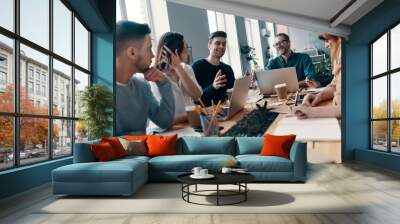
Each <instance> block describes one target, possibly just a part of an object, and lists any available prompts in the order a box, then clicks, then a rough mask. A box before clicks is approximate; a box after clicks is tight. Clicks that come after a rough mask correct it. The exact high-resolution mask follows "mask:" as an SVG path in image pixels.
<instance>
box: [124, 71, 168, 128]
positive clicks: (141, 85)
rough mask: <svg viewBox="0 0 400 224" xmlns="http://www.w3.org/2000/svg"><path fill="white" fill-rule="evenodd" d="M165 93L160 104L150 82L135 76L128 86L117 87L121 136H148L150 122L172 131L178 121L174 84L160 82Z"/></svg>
mask: <svg viewBox="0 0 400 224" xmlns="http://www.w3.org/2000/svg"><path fill="white" fill-rule="evenodd" d="M157 86H158V89H159V91H160V93H161V101H160V102H158V101H157V100H156V99H155V98H154V96H153V93H152V92H151V89H150V85H149V83H148V82H147V81H146V80H143V79H140V78H136V77H132V78H131V79H130V80H129V82H128V85H126V86H124V85H117V105H116V113H117V135H124V134H132V135H140V134H145V132H146V126H147V123H148V122H147V120H148V119H150V120H151V121H153V122H154V123H155V124H157V125H158V126H159V127H161V128H164V129H168V128H170V127H171V126H172V124H173V121H174V112H175V100H174V95H173V92H172V88H171V82H170V81H169V80H168V79H165V81H163V82H161V83H160V82H157Z"/></svg>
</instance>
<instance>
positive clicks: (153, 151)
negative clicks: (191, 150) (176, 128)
mask: <svg viewBox="0 0 400 224" xmlns="http://www.w3.org/2000/svg"><path fill="white" fill-rule="evenodd" d="M177 138H178V135H171V136H160V135H149V136H148V137H147V147H148V151H147V154H148V156H152V157H154V156H165V155H176V139H177Z"/></svg>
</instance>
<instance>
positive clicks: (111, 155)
mask: <svg viewBox="0 0 400 224" xmlns="http://www.w3.org/2000/svg"><path fill="white" fill-rule="evenodd" d="M91 148H92V152H93V154H94V157H96V161H99V162H105V161H110V160H114V159H117V158H118V156H117V155H116V154H115V150H114V149H113V147H112V145H111V144H110V143H109V142H102V143H99V144H93V145H91Z"/></svg>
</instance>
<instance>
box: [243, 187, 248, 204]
mask: <svg viewBox="0 0 400 224" xmlns="http://www.w3.org/2000/svg"><path fill="white" fill-rule="evenodd" d="M247 191H248V190H247V183H244V201H247Z"/></svg>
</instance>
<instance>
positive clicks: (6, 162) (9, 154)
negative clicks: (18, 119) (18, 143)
mask: <svg viewBox="0 0 400 224" xmlns="http://www.w3.org/2000/svg"><path fill="white" fill-rule="evenodd" d="M0 126H1V128H0V170H2V169H6V168H9V167H12V166H13V165H14V150H13V149H14V124H13V117H11V116H1V115H0Z"/></svg>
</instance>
